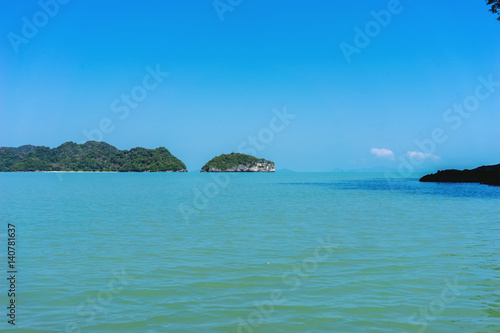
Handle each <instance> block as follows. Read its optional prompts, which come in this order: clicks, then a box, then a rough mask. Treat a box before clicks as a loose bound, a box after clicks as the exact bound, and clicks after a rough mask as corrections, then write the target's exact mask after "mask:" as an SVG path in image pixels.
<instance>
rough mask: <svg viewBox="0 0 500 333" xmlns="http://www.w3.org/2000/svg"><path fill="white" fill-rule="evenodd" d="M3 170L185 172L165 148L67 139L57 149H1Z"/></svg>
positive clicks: (32, 147) (27, 147) (24, 147)
mask: <svg viewBox="0 0 500 333" xmlns="http://www.w3.org/2000/svg"><path fill="white" fill-rule="evenodd" d="M0 171H4V172H5V171H124V172H127V171H151V172H160V171H186V165H185V164H184V163H183V162H182V161H181V160H179V159H178V158H176V157H175V156H173V155H172V154H171V153H170V152H169V151H168V150H167V149H166V148H164V147H160V148H156V149H146V148H133V149H130V150H119V149H117V148H115V147H113V146H112V145H110V144H107V143H105V142H96V141H88V142H86V143H84V144H76V143H74V142H66V143H63V144H62V145H60V146H59V147H57V148H53V149H50V148H48V147H43V146H32V145H25V146H20V147H17V148H9V147H1V148H0Z"/></svg>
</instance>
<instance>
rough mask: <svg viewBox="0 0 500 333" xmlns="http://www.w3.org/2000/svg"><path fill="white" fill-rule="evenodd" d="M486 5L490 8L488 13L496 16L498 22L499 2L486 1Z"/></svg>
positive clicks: (497, 0)
mask: <svg viewBox="0 0 500 333" xmlns="http://www.w3.org/2000/svg"><path fill="white" fill-rule="evenodd" d="M486 4H487V5H488V6H491V7H490V12H492V13H493V14H498V17H497V20H499V21H500V0H486Z"/></svg>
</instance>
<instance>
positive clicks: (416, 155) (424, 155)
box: [406, 151, 439, 161]
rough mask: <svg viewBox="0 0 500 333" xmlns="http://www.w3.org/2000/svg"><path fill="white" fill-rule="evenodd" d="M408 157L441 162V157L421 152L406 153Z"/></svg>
mask: <svg viewBox="0 0 500 333" xmlns="http://www.w3.org/2000/svg"><path fill="white" fill-rule="evenodd" d="M406 156H407V157H409V158H413V159H414V160H417V161H419V160H426V159H429V158H431V159H433V160H439V156H436V155H434V154H429V153H424V152H421V151H409V152H407V153H406Z"/></svg>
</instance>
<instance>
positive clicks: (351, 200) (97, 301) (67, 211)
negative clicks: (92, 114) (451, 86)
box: [0, 172, 500, 333]
mask: <svg viewBox="0 0 500 333" xmlns="http://www.w3.org/2000/svg"><path fill="white" fill-rule="evenodd" d="M419 176H420V175H419ZM12 230H14V231H12ZM499 237H500V187H493V186H487V185H480V184H444V183H421V182H419V181H418V177H416V176H414V177H413V176H411V177H408V176H405V177H402V176H401V177H398V176H397V175H387V174H383V173H381V174H378V173H233V174H228V173H197V172H189V173H41V172H37V173H0V258H3V259H0V277H1V278H0V303H1V306H0V332H17V333H21V332H65V333H68V332H94V333H99V332H138V333H157V332H158V333H159V332H201V333H204V332H234V333H241V332H244V333H252V332H255V333H257V332H287V333H289V332H363V333H364V332H396V333H405V332H426V333H431V332H450V333H457V332H500V238H499ZM13 294H14V295H13ZM12 305H14V308H13V307H12Z"/></svg>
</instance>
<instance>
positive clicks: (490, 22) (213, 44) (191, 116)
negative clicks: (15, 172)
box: [0, 0, 500, 171]
mask: <svg viewBox="0 0 500 333" xmlns="http://www.w3.org/2000/svg"><path fill="white" fill-rule="evenodd" d="M55 1H56V0H41V2H37V1H22V2H20V1H12V0H8V1H3V2H2V4H1V5H0V22H2V23H1V24H0V37H1V38H0V40H1V42H0V51H1V52H0V146H19V145H23V144H34V145H44V146H49V147H56V146H58V145H60V144H61V143H63V142H66V141H74V142H83V141H86V140H88V139H89V138H93V139H102V140H103V141H106V142H108V143H110V144H112V145H114V146H116V147H118V148H120V149H130V148H133V147H137V146H141V147H147V148H156V147H159V146H164V147H167V148H168V149H169V150H170V151H171V152H172V153H173V154H174V155H176V156H177V157H179V158H180V159H182V160H183V161H184V162H185V163H186V164H187V166H188V169H189V170H190V171H196V170H199V169H200V168H201V166H202V165H203V164H204V163H205V162H206V161H207V160H209V159H210V158H211V157H213V156H215V155H218V154H221V153H229V152H232V151H240V152H247V153H249V152H255V153H256V155H257V156H258V157H265V158H268V159H271V160H273V161H275V162H276V164H277V168H278V169H280V168H287V169H292V170H295V171H330V170H333V169H342V170H350V169H364V168H375V167H388V168H398V167H400V168H401V166H402V165H408V163H410V165H411V166H412V167H413V168H414V169H415V170H423V169H425V170H434V169H443V168H448V167H454V168H470V167H475V166H479V165H483V164H497V163H500V85H499V84H498V83H497V82H500V63H499V61H498V59H500V22H498V21H497V20H496V17H495V16H494V15H493V14H491V13H490V12H488V8H487V6H486V5H485V2H484V1H481V0H476V1H467V2H466V1H463V2H457V1H449V0H448V1H439V2H432V1H423V0H422V1H409V0H402V1H400V2H399V4H398V1H394V0H391V1H356V2H354V1H335V2H334V1H326V0H325V1H290V2H283V1H280V2H277V1H276V2H270V1H263V0H253V1H248V0H242V1H237V0H231V1H229V0H220V1H219V2H215V4H216V5H217V8H218V9H216V7H215V6H214V2H213V1H193V0H191V1H190V0H185V1H151V0H143V1H140V2H135V1H134V2H132V1H131V2H121V3H120V4H119V5H116V4H115V3H103V2H100V1H93V0H86V1H81V0H80V1H79V0H71V1H67V0H65V1H63V0H60V2H57V6H55V5H54V4H55V3H56V2H55ZM231 4H233V5H231ZM44 8H45V10H44ZM218 11H219V12H218ZM374 13H375V14H374ZM49 14H50V15H49ZM376 16H378V21H377V20H376V18H375V17H376ZM221 18H222V19H221ZM30 28H31V29H30ZM359 31H362V33H361V34H363V35H364V36H363V35H360V34H359ZM346 45H349V46H346ZM346 47H347V48H348V50H350V51H352V50H354V48H356V51H355V52H352V53H349V52H347V53H348V54H347V53H346V51H345V50H346ZM343 50H344V51H343ZM346 54H347V56H346ZM155 72H156V74H151V73H155ZM165 73H168V75H167V74H165ZM488 82H489V83H488ZM127 96H128V97H127ZM127 98H128V99H127ZM464 104H465V106H464ZM468 110H469V111H468ZM284 114H285V116H284ZM84 133H87V134H84ZM405 161H406V162H405ZM405 163H406V164H405Z"/></svg>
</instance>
